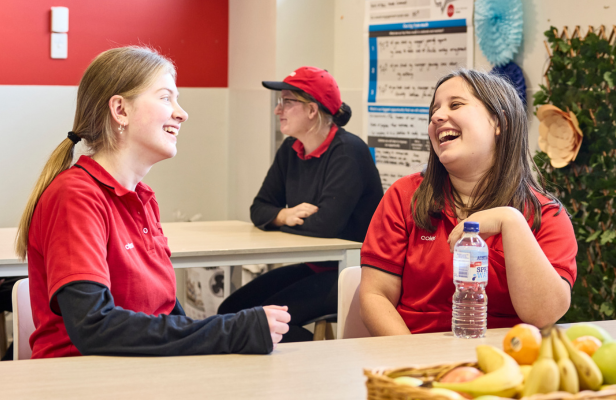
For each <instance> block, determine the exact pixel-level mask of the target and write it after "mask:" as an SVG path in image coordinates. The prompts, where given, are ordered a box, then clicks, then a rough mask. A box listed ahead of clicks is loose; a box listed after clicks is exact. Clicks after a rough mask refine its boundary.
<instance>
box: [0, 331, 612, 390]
mask: <svg viewBox="0 0 616 400" xmlns="http://www.w3.org/2000/svg"><path fill="white" fill-rule="evenodd" d="M597 324H598V325H601V326H602V327H604V328H605V329H606V330H607V331H608V332H609V333H611V334H612V335H613V336H614V337H616V321H605V322H598V323H597ZM507 330H508V329H494V330H488V332H487V335H486V337H485V338H483V339H457V338H455V337H453V335H452V334H451V332H446V333H431V334H423V335H411V336H394V337H382V338H364V339H344V340H327V341H317V342H304V343H288V344H281V345H279V346H278V348H277V349H276V350H274V352H273V353H272V354H270V355H266V356H257V355H245V356H241V355H220V356H192V357H141V358H137V357H135V358H128V357H74V358H64V359H48V360H25V361H13V362H3V363H0V377H1V379H0V381H1V382H2V385H1V387H0V390H1V392H0V393H1V394H2V398H3V399H5V398H6V399H62V400H71V399H79V400H81V399H101V400H109V399H118V400H124V399H126V400H135V399H148V400H154V399H233V400H244V399H246V400H248V399H250V400H266V399H267V400H277V399H284V400H286V399H297V400H303V399H311V400H312V399H319V400H328V399H331V400H346V399H349V400H360V399H365V398H366V387H365V378H364V376H363V369H364V368H370V369H372V368H379V367H391V368H399V367H409V366H414V365H426V364H438V363H451V362H457V361H474V360H476V355H475V347H476V346H477V345H479V344H490V345H493V346H496V347H499V348H502V342H503V337H504V335H505V333H506V332H507Z"/></svg>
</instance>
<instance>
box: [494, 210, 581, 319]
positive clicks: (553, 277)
mask: <svg viewBox="0 0 616 400" xmlns="http://www.w3.org/2000/svg"><path fill="white" fill-rule="evenodd" d="M501 229H502V231H501V233H502V241H503V251H504V253H505V264H506V268H507V282H508V286H509V293H510V296H511V302H512V303H513V307H514V308H515V310H516V312H517V314H518V316H519V317H520V318H521V319H522V320H523V321H524V322H527V323H530V324H533V325H536V326H539V327H543V326H546V325H550V324H553V323H555V322H556V321H557V320H558V319H559V318H560V317H562V316H563V315H564V314H565V312H567V310H568V309H569V305H570V302H571V291H570V287H569V284H568V283H567V282H565V281H564V280H563V279H562V278H561V277H560V275H558V273H557V272H556V270H555V269H554V267H553V266H552V265H551V264H550V261H549V260H548V258H547V257H546V255H545V254H544V253H543V250H542V249H541V247H540V246H539V243H538V242H537V240H536V239H535V236H534V235H533V233H532V231H531V229H530V227H529V226H528V222H527V221H526V219H525V218H524V216H523V215H522V213H520V212H519V211H517V210H515V209H513V208H508V210H507V211H506V214H505V215H504V217H503V220H502V228H501ZM488 284H489V283H488Z"/></svg>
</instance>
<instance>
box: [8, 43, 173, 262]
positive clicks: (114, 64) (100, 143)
mask: <svg viewBox="0 0 616 400" xmlns="http://www.w3.org/2000/svg"><path fill="white" fill-rule="evenodd" d="M162 72H168V73H170V74H171V75H172V76H173V77H174V79H175V76H176V72H175V67H174V66H173V63H172V62H171V61H170V60H168V59H167V58H165V57H163V56H162V55H160V54H158V53H157V52H156V51H154V50H152V49H150V48H146V47H136V46H131V47H121V48H116V49H111V50H107V51H105V52H103V53H101V54H99V55H98V56H97V57H96V58H95V59H94V61H92V63H91V64H90V66H89V67H88V68H87V69H86V72H85V73H84V75H83V77H82V78H81V82H80V83H79V89H78V91H77V108H76V111H75V120H74V122H73V130H72V131H73V132H74V133H75V135H77V136H79V137H80V138H82V139H84V140H85V141H86V142H87V145H88V147H89V148H90V151H91V153H92V154H95V153H98V152H100V151H103V152H108V151H114V150H116V148H117V137H116V133H115V132H114V129H113V124H112V116H111V111H110V109H109V99H111V97H113V96H115V95H120V96H122V97H123V98H125V99H128V100H131V99H133V98H135V97H136V96H137V95H139V94H140V93H142V92H143V91H144V90H145V89H147V87H149V86H150V85H151V84H152V83H153V82H154V80H155V79H156V78H157V77H158V76H159V74H160V73H162ZM74 148H75V144H74V143H73V142H72V141H71V139H69V138H66V139H64V140H63V141H62V142H61V143H60V145H59V146H58V147H57V148H56V149H55V150H54V151H53V153H52V154H51V156H50V157H49V160H48V161H47V163H46V164H45V167H44V168H43V171H42V172H41V175H40V177H39V178H38V181H37V182H36V185H35V186H34V189H33V191H32V193H31V194H30V198H29V199H28V203H27V205H26V209H25V210H24V213H23V215H22V216H21V221H20V223H19V227H18V229H17V237H16V239H15V250H16V252H17V256H18V257H19V258H20V259H21V260H25V258H26V254H27V250H28V232H29V230H30V223H31V221H32V215H33V214H34V209H35V208H36V205H37V203H38V201H39V199H40V198H41V195H42V194H43V192H44V191H45V189H47V187H48V186H49V185H50V184H51V182H52V181H53V180H54V179H55V178H56V176H58V174H60V173H61V172H62V171H64V170H66V169H68V168H69V167H70V165H71V162H72V160H73V153H74Z"/></svg>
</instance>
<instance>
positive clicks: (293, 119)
mask: <svg viewBox="0 0 616 400" xmlns="http://www.w3.org/2000/svg"><path fill="white" fill-rule="evenodd" d="M280 96H281V98H282V99H283V105H278V106H276V108H275V109H274V114H275V115H277V116H278V118H279V119H280V132H282V133H283V134H285V135H287V136H291V137H294V138H298V136H300V137H301V135H302V134H303V133H306V132H307V131H309V130H310V128H312V126H313V125H314V120H313V119H311V118H310V112H311V110H310V105H309V104H308V103H303V102H301V101H299V100H298V99H297V97H295V96H294V95H293V92H291V91H290V90H283V91H282V92H281V94H280ZM312 104H314V103H312ZM314 108H315V110H316V108H317V107H316V104H314Z"/></svg>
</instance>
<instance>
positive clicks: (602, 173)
mask: <svg viewBox="0 0 616 400" xmlns="http://www.w3.org/2000/svg"><path fill="white" fill-rule="evenodd" d="M555 32H556V28H554V27H551V28H550V30H549V31H546V32H545V36H546V38H547V39H548V42H549V44H550V47H551V51H552V59H551V64H550V67H549V69H548V71H547V78H548V81H549V83H550V84H549V88H548V87H547V86H541V90H540V91H538V92H537V93H536V94H535V95H534V102H533V104H534V105H535V106H539V105H542V104H553V105H555V106H556V107H558V108H560V109H561V110H563V111H573V113H575V115H576V117H577V119H578V121H579V123H580V129H581V130H582V132H583V133H584V139H583V141H582V147H581V148H580V152H579V153H578V155H577V158H576V159H575V161H573V162H572V163H571V164H569V165H568V166H567V167H564V168H560V169H556V168H553V167H552V166H551V165H550V162H549V157H548V156H547V154H545V153H543V152H537V154H536V155H535V162H536V163H537V166H538V167H539V172H540V173H541V174H542V175H543V176H544V178H545V179H546V181H547V182H548V187H549V189H550V190H551V191H552V192H553V193H554V194H555V195H556V196H557V197H558V198H559V199H560V201H561V202H562V203H563V205H564V206H565V207H566V208H567V210H568V211H569V212H570V213H571V215H572V223H573V228H574V231H575V234H576V237H577V242H578V255H577V267H578V277H577V280H576V282H575V285H574V287H573V294H572V303H571V308H570V309H569V311H568V312H567V314H565V316H564V317H563V319H562V321H561V322H577V321H592V320H605V319H613V318H614V311H615V309H616V298H615V297H616V296H615V293H616V280H615V276H614V271H615V266H616V215H615V211H616V210H615V209H614V208H613V207H614V198H616V111H615V108H616V88H614V81H615V80H616V71H614V61H615V58H616V49H615V48H614V46H612V45H610V43H609V42H608V40H607V39H605V38H602V37H599V36H597V35H596V34H594V33H589V34H588V35H587V36H586V37H585V38H583V39H580V38H574V39H571V40H570V41H568V40H565V39H561V38H560V37H559V35H557V34H555Z"/></svg>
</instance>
